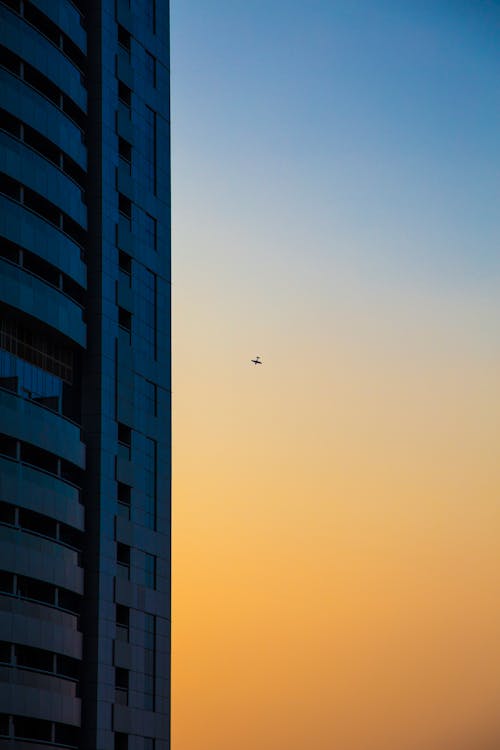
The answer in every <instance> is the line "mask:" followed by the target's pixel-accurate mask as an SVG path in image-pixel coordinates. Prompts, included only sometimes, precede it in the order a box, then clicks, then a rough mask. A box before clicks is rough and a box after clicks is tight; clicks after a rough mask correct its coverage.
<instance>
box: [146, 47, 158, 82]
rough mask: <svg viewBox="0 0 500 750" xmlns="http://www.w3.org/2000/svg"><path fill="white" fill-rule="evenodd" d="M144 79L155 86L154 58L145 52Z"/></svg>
mask: <svg viewBox="0 0 500 750" xmlns="http://www.w3.org/2000/svg"><path fill="white" fill-rule="evenodd" d="M146 79H147V81H148V83H149V84H150V86H153V88H156V58H155V57H153V55H151V54H150V53H149V52H146Z"/></svg>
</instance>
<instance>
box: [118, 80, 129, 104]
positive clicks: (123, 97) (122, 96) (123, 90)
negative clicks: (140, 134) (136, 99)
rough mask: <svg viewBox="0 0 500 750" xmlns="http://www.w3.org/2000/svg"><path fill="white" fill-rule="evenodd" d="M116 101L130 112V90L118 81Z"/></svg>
mask: <svg viewBox="0 0 500 750" xmlns="http://www.w3.org/2000/svg"><path fill="white" fill-rule="evenodd" d="M118 99H119V100H120V102H121V103H122V104H123V105H124V106H125V107H126V108H127V109H129V110H130V108H131V106H132V90H131V89H129V87H128V86H126V85H125V84H124V83H123V81H118Z"/></svg>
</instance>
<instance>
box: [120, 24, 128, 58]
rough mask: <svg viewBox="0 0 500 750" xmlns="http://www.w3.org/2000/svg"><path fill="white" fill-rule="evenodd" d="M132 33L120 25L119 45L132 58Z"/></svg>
mask: <svg viewBox="0 0 500 750" xmlns="http://www.w3.org/2000/svg"><path fill="white" fill-rule="evenodd" d="M130 39H131V37H130V31H127V29H125V28H124V27H123V26H122V25H121V24H118V44H119V45H120V47H122V49H124V50H125V52H126V53H127V57H129V58H130Z"/></svg>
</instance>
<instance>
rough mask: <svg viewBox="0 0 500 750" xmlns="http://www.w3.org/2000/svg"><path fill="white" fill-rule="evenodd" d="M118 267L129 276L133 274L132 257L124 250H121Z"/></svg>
mask: <svg viewBox="0 0 500 750" xmlns="http://www.w3.org/2000/svg"><path fill="white" fill-rule="evenodd" d="M118 267H119V269H120V271H121V272H122V273H126V274H127V276H131V275H132V258H131V256H130V255H128V253H125V252H124V251H123V250H120V251H119V254H118Z"/></svg>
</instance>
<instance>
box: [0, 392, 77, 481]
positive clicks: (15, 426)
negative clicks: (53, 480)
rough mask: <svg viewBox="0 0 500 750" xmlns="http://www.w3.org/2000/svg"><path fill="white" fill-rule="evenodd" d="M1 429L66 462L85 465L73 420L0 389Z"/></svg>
mask: <svg viewBox="0 0 500 750" xmlns="http://www.w3.org/2000/svg"><path fill="white" fill-rule="evenodd" d="M0 413H1V414H2V431H3V432H4V433H5V434H7V435H10V436H11V437H13V438H15V439H16V440H23V441H24V442H26V443H31V444H32V445H36V446H38V447H40V448H43V449H44V450H46V451H49V452H50V453H53V454H55V455H56V456H59V457H60V458H63V459H65V460H66V461H69V462H71V463H72V464H75V465H76V466H79V467H80V468H81V469H83V468H84V467H85V446H84V444H83V443H82V442H81V434H80V428H79V427H78V425H76V424H75V423H74V422H71V421H70V420H69V419H66V418H65V417H62V416H61V415H60V414H56V413H55V412H53V411H51V410H50V409H46V408H44V407H43V406H41V405H40V404H37V403H36V402H33V401H26V400H25V399H24V398H22V397H21V396H18V395H16V394H15V393H9V391H4V390H0Z"/></svg>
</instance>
